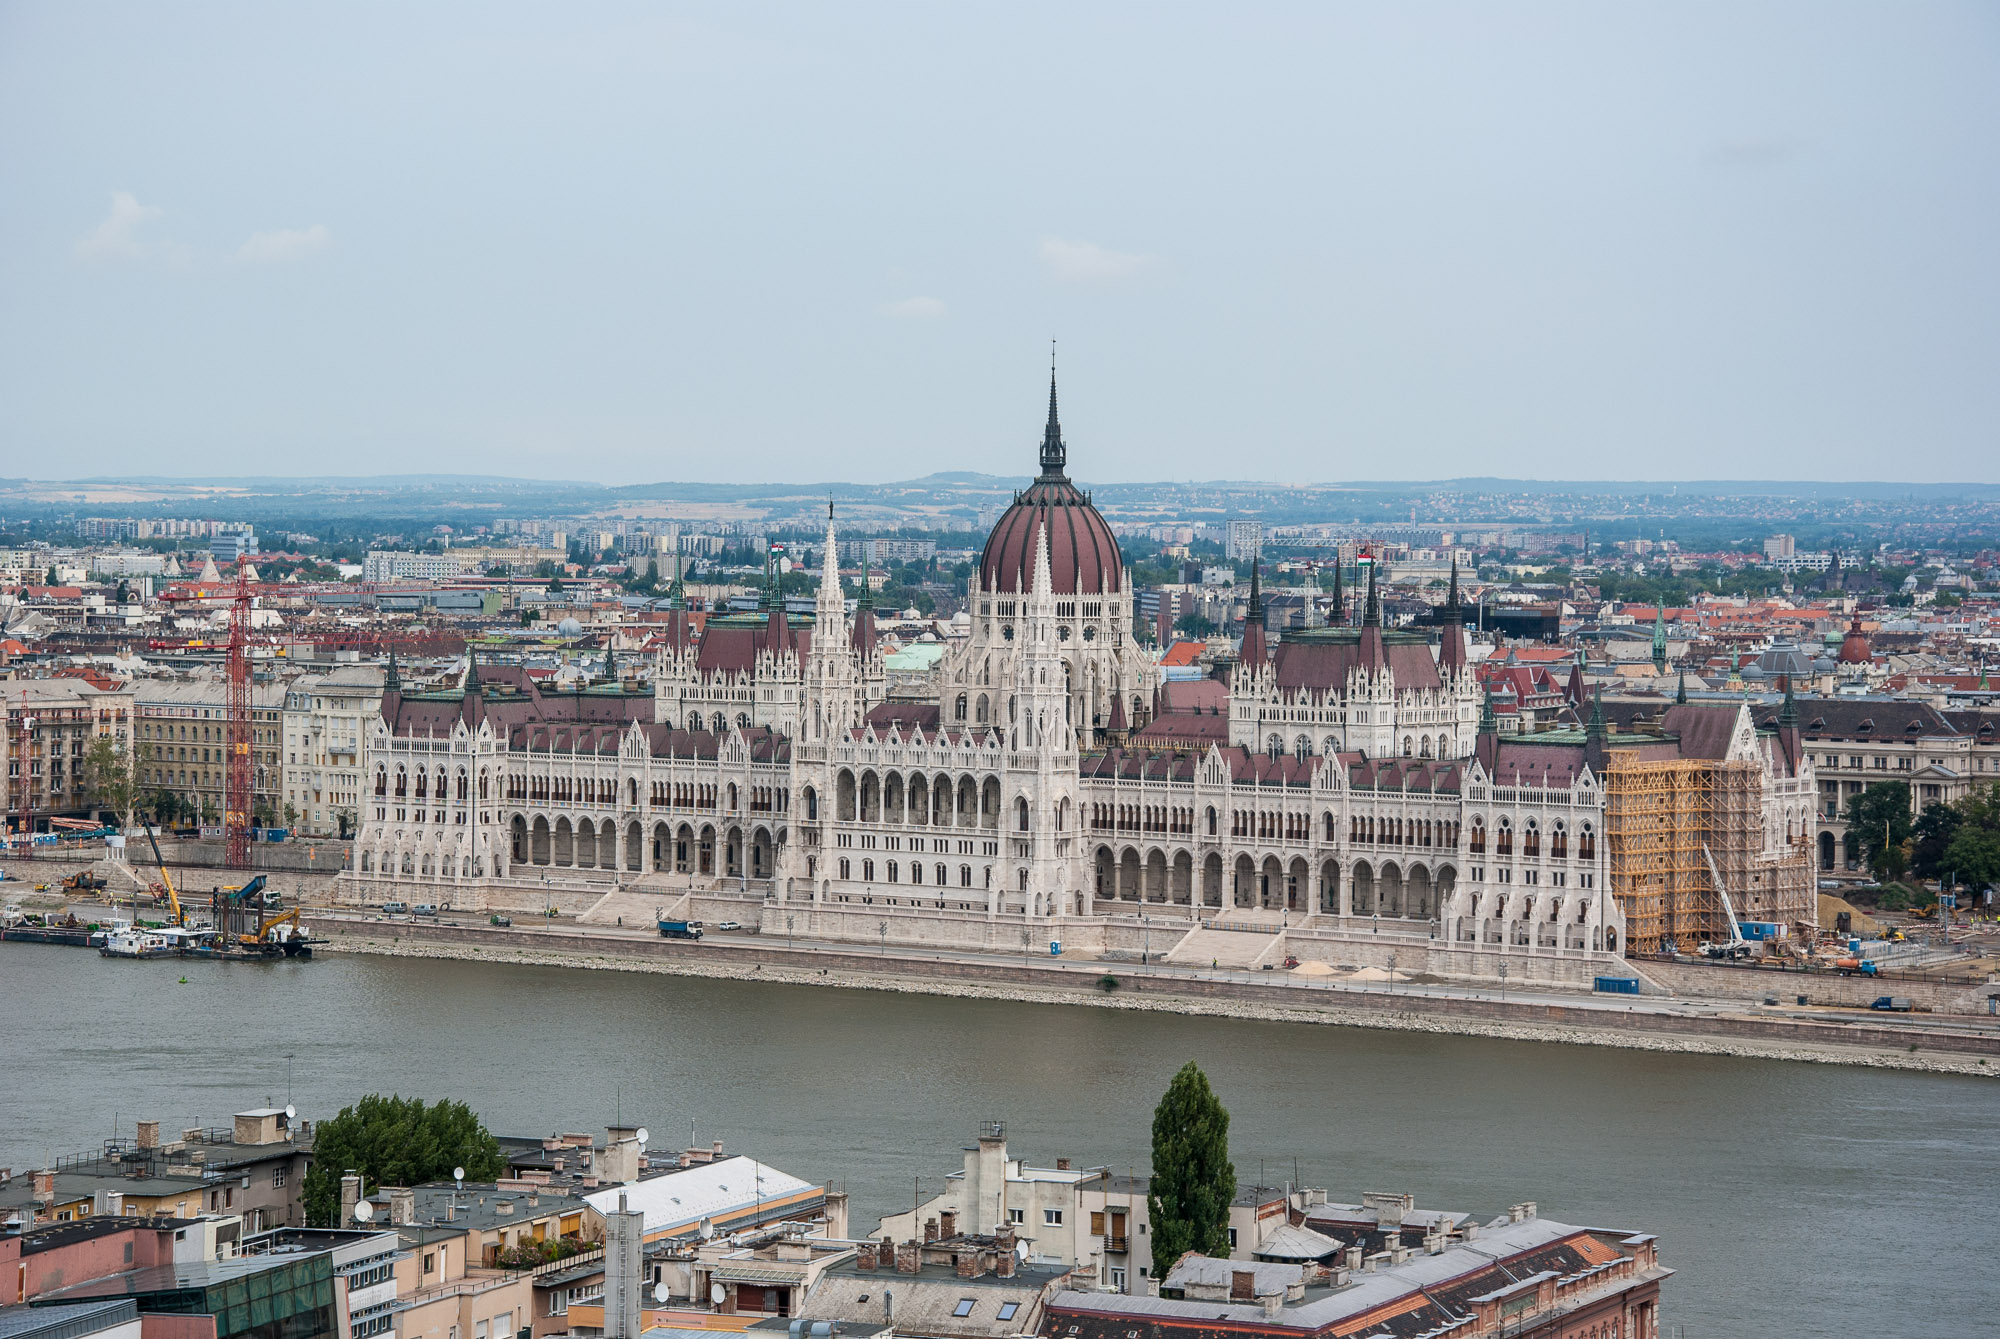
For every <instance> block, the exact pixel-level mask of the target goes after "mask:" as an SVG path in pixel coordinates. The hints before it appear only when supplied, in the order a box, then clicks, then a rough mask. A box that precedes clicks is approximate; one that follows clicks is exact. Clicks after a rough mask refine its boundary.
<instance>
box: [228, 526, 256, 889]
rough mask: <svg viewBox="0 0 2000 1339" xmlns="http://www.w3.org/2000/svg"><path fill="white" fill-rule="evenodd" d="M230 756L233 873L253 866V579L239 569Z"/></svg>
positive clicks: (233, 613)
mask: <svg viewBox="0 0 2000 1339" xmlns="http://www.w3.org/2000/svg"><path fill="white" fill-rule="evenodd" d="M228 678H229V694H228V703H229V733H228V740H229V754H228V758H227V764H228V765H227V769H226V771H225V772H224V777H223V793H222V837H223V847H224V855H223V859H224V861H225V862H226V863H227V864H228V866H229V868H231V869H247V868H248V867H249V865H250V804H251V790H250V741H251V732H250V577H249V571H248V569H247V568H246V567H245V565H244V564H242V563H238V564H237V565H236V592H235V594H234V595H233V596H232V597H231V598H230V601H229V660H228Z"/></svg>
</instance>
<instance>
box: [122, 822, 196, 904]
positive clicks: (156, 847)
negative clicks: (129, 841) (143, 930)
mask: <svg viewBox="0 0 2000 1339" xmlns="http://www.w3.org/2000/svg"><path fill="white" fill-rule="evenodd" d="M146 840H147V841H149V842H151V843H152V844H153V863H154V864H156V865H158V866H159V867H160V882H161V884H163V885H164V886H165V887H166V890H167V905H168V906H169V907H171V908H172V909H173V913H174V924H175V925H186V924H187V913H186V912H185V911H183V910H181V897H180V894H179V893H177V892H175V891H174V878H173V875H171V874H169V873H167V858H166V857H165V856H163V855H161V854H160V840H159V838H157V837H155V836H154V835H153V825H152V824H151V823H148V824H147V825H146ZM138 918H139V917H138V913H136V912H134V913H133V917H132V919H133V920H135V921H136V920H137V919H138Z"/></svg>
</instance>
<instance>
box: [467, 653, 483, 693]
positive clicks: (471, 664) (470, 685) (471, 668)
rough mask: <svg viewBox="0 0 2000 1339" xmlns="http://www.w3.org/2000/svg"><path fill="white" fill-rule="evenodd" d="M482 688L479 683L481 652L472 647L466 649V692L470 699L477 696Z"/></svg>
mask: <svg viewBox="0 0 2000 1339" xmlns="http://www.w3.org/2000/svg"><path fill="white" fill-rule="evenodd" d="M480 688H481V684H480V682H479V652H477V651H475V650H473V649H472V647H471V646H467V647H466V648H465V692H466V695H467V696H468V697H470V696H473V695H476V694H477V693H478V692H479V690H480Z"/></svg>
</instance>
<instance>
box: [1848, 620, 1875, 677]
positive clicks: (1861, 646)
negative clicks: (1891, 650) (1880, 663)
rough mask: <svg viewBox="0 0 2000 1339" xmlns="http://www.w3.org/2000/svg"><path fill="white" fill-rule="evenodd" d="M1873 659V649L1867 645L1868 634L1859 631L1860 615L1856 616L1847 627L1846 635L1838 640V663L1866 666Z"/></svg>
mask: <svg viewBox="0 0 2000 1339" xmlns="http://www.w3.org/2000/svg"><path fill="white" fill-rule="evenodd" d="M1874 659H1875V648H1874V647H1872V646H1870V645H1869V644H1868V634H1867V633H1865V632H1863V631H1862V630H1861V615H1859V614H1856V615H1855V616H1854V618H1853V620H1852V621H1850V622H1849V623H1848V625H1847V635H1846V636H1845V637H1842V638H1841V639H1840V663H1841V664H1843V665H1866V664H1869V663H1871V662H1872V661H1873V660H1874Z"/></svg>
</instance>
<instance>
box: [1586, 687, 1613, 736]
mask: <svg viewBox="0 0 2000 1339" xmlns="http://www.w3.org/2000/svg"><path fill="white" fill-rule="evenodd" d="M1587 729H1588V731H1589V733H1591V734H1593V735H1598V736H1600V737H1601V736H1602V735H1604V734H1605V733H1606V732H1607V731H1608V730H1609V729H1610V726H1609V725H1608V724H1607V722H1606V721H1605V719H1604V685H1602V684H1599V685H1598V686H1597V691H1596V692H1594V693H1593V694H1591V698H1590V724H1589V726H1588V727H1587Z"/></svg>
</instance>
